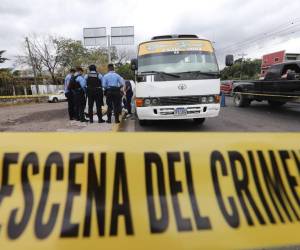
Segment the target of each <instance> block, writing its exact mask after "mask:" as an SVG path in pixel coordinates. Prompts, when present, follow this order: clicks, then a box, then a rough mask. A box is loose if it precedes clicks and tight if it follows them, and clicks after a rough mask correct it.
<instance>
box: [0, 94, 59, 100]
mask: <svg viewBox="0 0 300 250" xmlns="http://www.w3.org/2000/svg"><path fill="white" fill-rule="evenodd" d="M52 95H53V94H52ZM48 96H51V95H50V94H49V95H48V94H45V95H16V96H0V99H21V98H38V97H48Z"/></svg>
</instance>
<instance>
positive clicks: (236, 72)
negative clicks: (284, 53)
mask: <svg viewBox="0 0 300 250" xmlns="http://www.w3.org/2000/svg"><path fill="white" fill-rule="evenodd" d="M260 70H261V60H260V59H253V60H252V59H246V60H244V61H243V62H242V60H241V59H238V60H236V61H235V63H234V64H233V65H232V66H231V67H225V68H224V69H223V70H222V71H221V78H222V80H239V79H240V78H241V76H242V80H251V79H257V78H259V74H260Z"/></svg>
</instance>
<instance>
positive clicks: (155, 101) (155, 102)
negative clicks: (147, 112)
mask: <svg viewBox="0 0 300 250" xmlns="http://www.w3.org/2000/svg"><path fill="white" fill-rule="evenodd" d="M152 105H153V106H157V105H158V99H156V98H154V99H152Z"/></svg>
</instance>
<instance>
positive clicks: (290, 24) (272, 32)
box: [220, 18, 300, 50]
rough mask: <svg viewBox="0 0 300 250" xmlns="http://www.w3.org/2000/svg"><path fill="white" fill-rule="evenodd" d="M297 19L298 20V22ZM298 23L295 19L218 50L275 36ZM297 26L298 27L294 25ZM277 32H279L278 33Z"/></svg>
mask: <svg viewBox="0 0 300 250" xmlns="http://www.w3.org/2000/svg"><path fill="white" fill-rule="evenodd" d="M298 19H299V20H298ZM299 22H300V18H297V19H295V20H294V21H293V22H289V23H285V24H282V25H280V26H277V27H276V28H273V29H272V30H271V31H265V32H262V33H259V34H256V35H254V36H251V37H248V38H247V39H245V40H242V41H239V42H236V43H233V44H231V45H227V46H225V47H223V48H220V50H225V49H229V48H231V47H233V46H238V45H240V44H243V43H245V42H246V43H247V42H249V41H250V40H251V41H252V40H256V39H257V38H260V37H262V36H270V35H274V33H275V34H276V32H282V29H283V30H285V29H290V28H293V27H294V26H295V24H297V23H299ZM296 26H298V25H296ZM278 30H279V31H278Z"/></svg>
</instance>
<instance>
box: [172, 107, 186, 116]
mask: <svg viewBox="0 0 300 250" xmlns="http://www.w3.org/2000/svg"><path fill="white" fill-rule="evenodd" d="M174 115H176V116H185V115H187V110H186V108H177V109H175V112H174Z"/></svg>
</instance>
